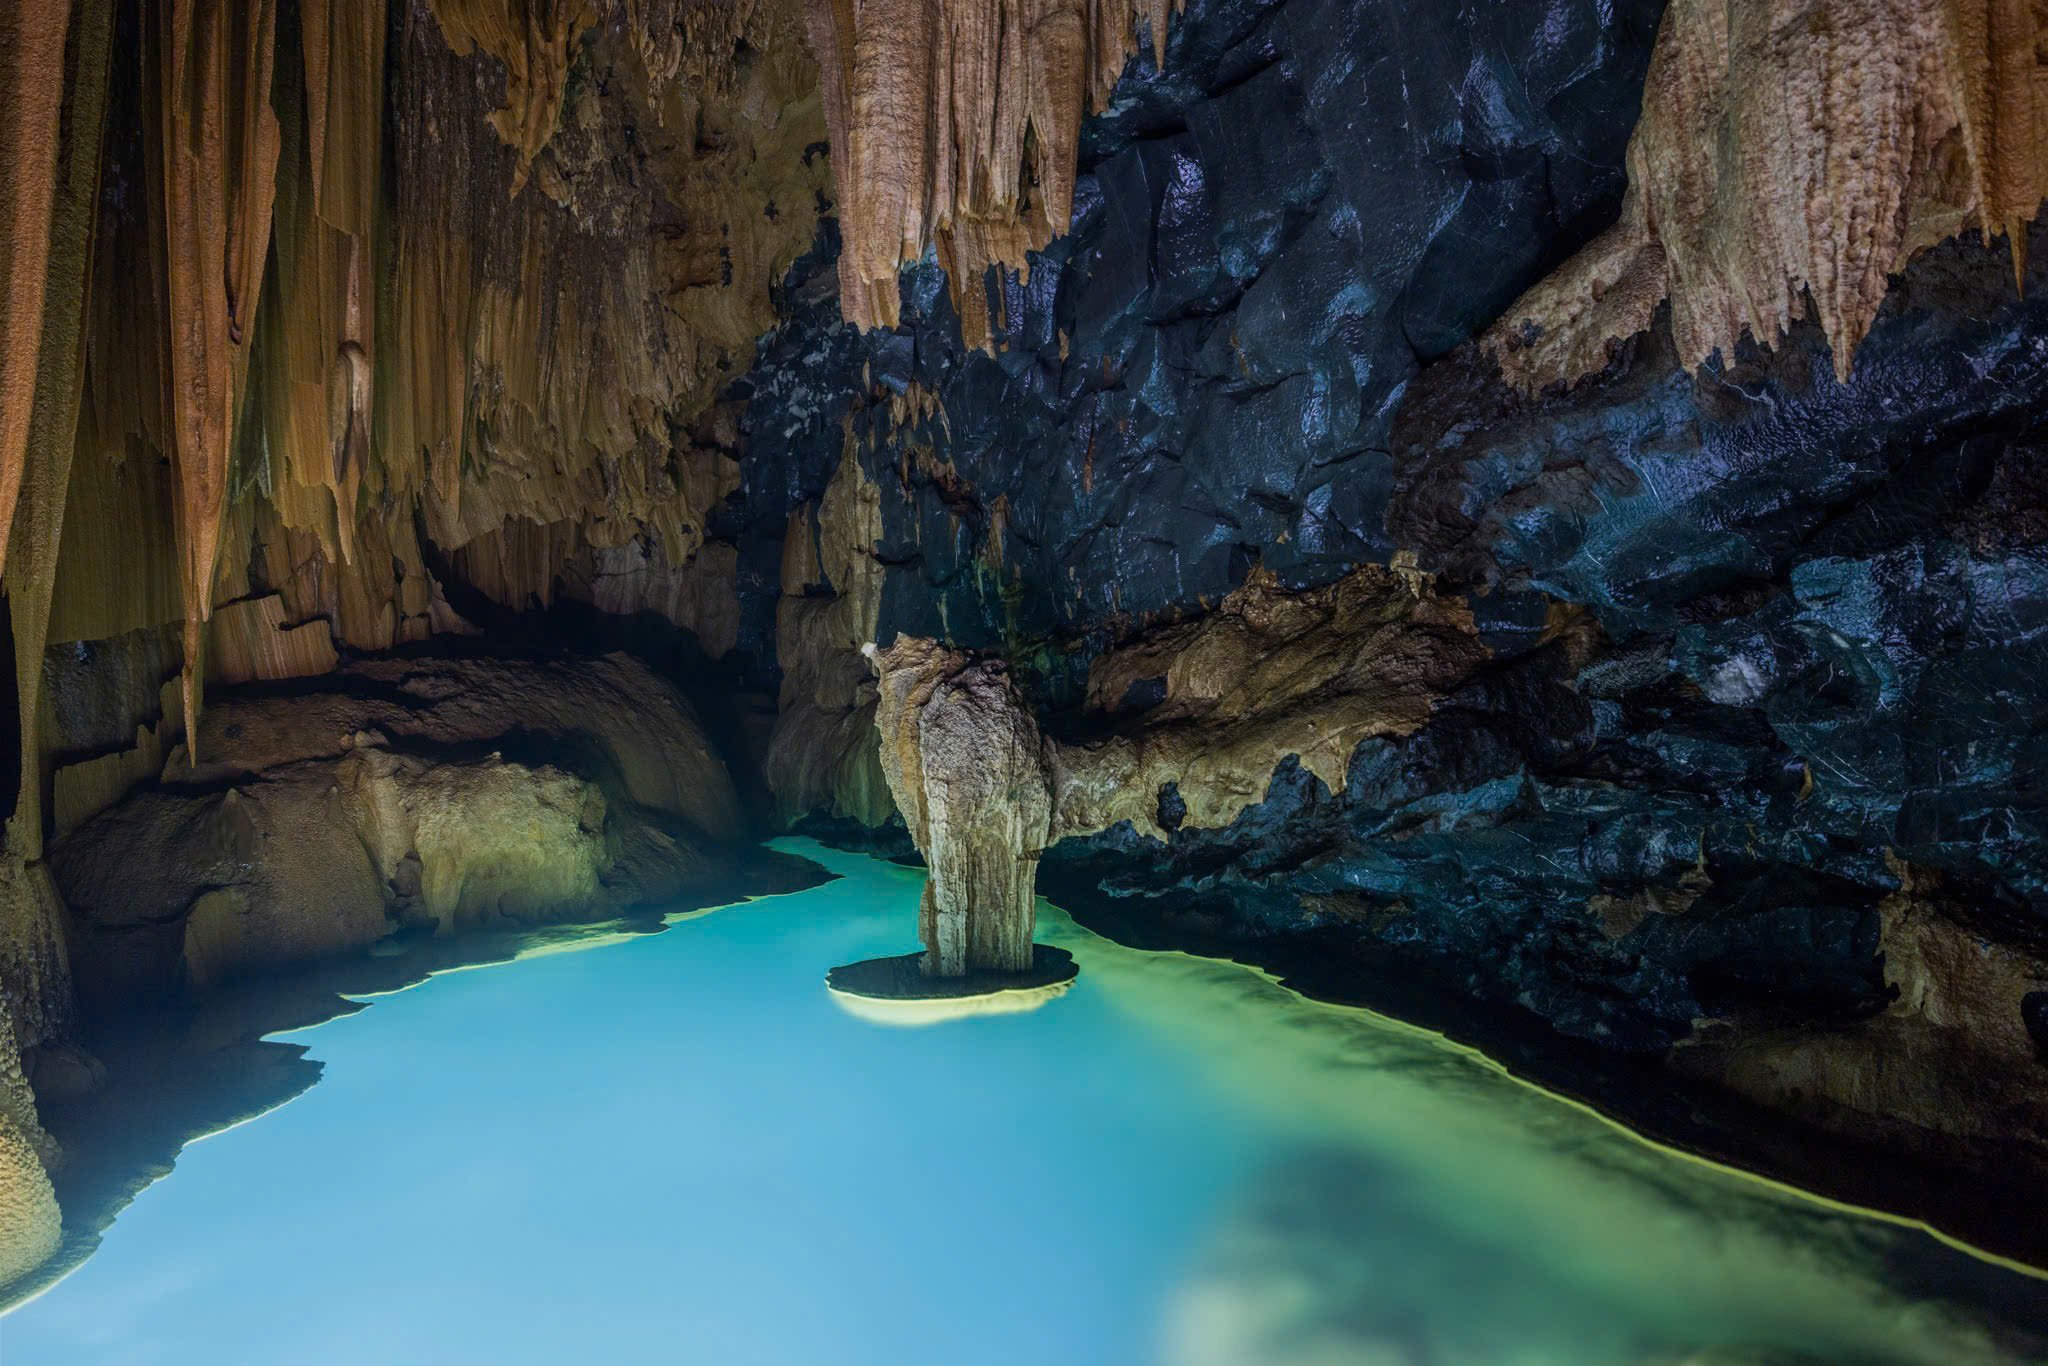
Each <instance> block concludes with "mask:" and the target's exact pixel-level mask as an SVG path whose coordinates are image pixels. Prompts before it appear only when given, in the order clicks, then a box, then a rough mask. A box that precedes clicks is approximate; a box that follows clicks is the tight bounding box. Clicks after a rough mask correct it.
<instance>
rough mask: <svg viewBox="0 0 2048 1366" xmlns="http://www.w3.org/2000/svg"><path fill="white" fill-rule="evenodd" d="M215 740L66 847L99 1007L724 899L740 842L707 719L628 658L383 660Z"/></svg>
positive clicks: (231, 707)
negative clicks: (432, 941) (466, 938)
mask: <svg viewBox="0 0 2048 1366" xmlns="http://www.w3.org/2000/svg"><path fill="white" fill-rule="evenodd" d="M200 744H201V747H202V754H203V756H204V757H203V759H202V761H201V762H200V764H199V765H198V766H196V767H190V768H188V767H187V765H186V763H185V759H184V756H183V754H182V753H181V752H173V754H172V755H171V756H170V757H169V758H168V760H167V762H166V763H165V766H164V772H163V774H162V777H161V779H160V781H159V783H158V784H157V785H156V786H154V787H151V788H147V789H144V790H141V791H138V792H136V793H134V794H132V795H130V796H128V797H127V798H126V799H125V800H123V801H121V802H120V803H118V804H117V805H115V806H113V807H112V808H111V809H109V810H107V811H105V812H103V813H101V814H100V815H98V816H96V817H94V818H93V819H91V820H89V821H87V822H86V823H84V824H83V825H82V826H80V827H79V828H78V829H76V830H75V831H72V832H71V833H69V834H67V835H65V836H64V837H63V838H62V839H61V840H59V841H58V842H57V843H56V845H55V846H54V847H53V850H52V863H53V866H54V868H55V871H56V875H57V879H58V882H59V884H60V886H61V888H62V890H63V893H64V898H65V902H66V904H67V905H68V907H69V924H70V938H71V946H72V949H73V951H74V955H75V959H76V961H77V962H78V964H79V970H78V974H77V978H78V981H77V987H78V992H79V994H80V997H81V998H82V999H83V1000H84V1001H85V1002H86V1003H87V1004H88V1006H89V1007H91V1008H92V1009H94V1010H99V1011H104V1010H106V1009H109V1008H111V1007H113V1006H114V1005H116V1004H119V1005H125V1006H133V1005H137V1004H143V1003H148V1002H154V1001H163V1000H167V999H172V998H175V997H177V996H179V995H181V994H184V993H186V992H190V991H195V990H205V989H208V988H210V987H213V986H216V985H218V984H220V983H222V982H225V981H227V980H230V979H232V978H235V977H238V976H244V975H247V974H249V973H251V972H253V971H258V970H264V969H276V968H280V967H284V966H287V965H292V964H299V963H305V962H310V961H314V960H317V959H319V958H322V957H327V956H331V955H334V954H339V953H346V952H350V951H356V950H360V949H362V948H364V947H365V946H367V945H369V944H371V943H373V942H375V941H377V940H379V939H382V938H384V937H385V936H387V935H389V934H391V933H393V932H394V931H397V930H401V929H406V928H415V929H420V930H431V931H432V932H434V933H437V934H448V933H452V932H455V931H457V930H462V929H468V928H473V927H480V926H489V925H495V924H502V923H506V922H511V923H531V922H534V921H541V920H551V919H589V918H594V917H597V916H600V915H603V914H606V913H608V912H613V913H615V912H617V911H618V910H621V909H623V908H625V907H628V906H632V905H636V904H640V903H642V902H645V901H651V900H658V899H661V898H665V897H669V896H673V895H678V894H680V893H682V892H683V891H685V890H687V889H689V888H691V887H696V886H702V885H705V884H707V883H708V881H709V880H710V879H712V878H714V877H716V876H718V875H719V874H720V873H721V872H722V870H723V869H724V867H725V863H724V859H723V857H722V854H721V850H722V849H723V848H724V847H725V846H726V845H728V844H729V842H730V841H731V840H733V839H734V838H735V837H736V836H737V835H738V834H739V833H740V826H739V800H738V797H737V794H736V793H735V792H734V790H733V787H732V783H731V779H730V777H729V775H728V774H727V772H726V770H725V767H724V764H723V763H722V762H721V761H720V760H719V758H718V757H717V755H716V753H715V752H714V751H713V750H712V748H711V745H710V742H709V740H708V739H707V738H706V736H705V734H704V732H703V729H702V727H701V725H700V724H699V723H698V721H697V719H696V717H695V714H694V713H693V712H692V710H691V709H690V707H689V705H688V703H687V702H685V701H684V700H683V698H682V697H680V696H679V695H678V694H676V693H675V692H674V691H673V690H672V689H670V688H668V687H667V686H665V685H664V684H662V683H661V682H659V681H658V680H657V679H655V678H654V677H653V676H652V675H651V674H650V673H648V672H647V670H646V669H645V668H644V667H642V666H639V665H637V664H634V663H633V662H631V661H630V660H627V659H625V658H624V657H622V656H611V657H607V658H603V659H597V660H590V661H581V662H577V663H572V664H564V665H560V666H547V665H524V664H511V663H505V664H499V663H492V662H488V661H482V660H465V661H435V660H416V661H383V662H366V663H362V664H357V665H353V666H351V667H350V668H349V669H347V670H345V671H344V672H343V673H342V674H341V675H340V677H339V679H338V680H337V682H336V684H335V685H333V686H332V687H331V688H330V690H327V691H320V692H314V693H310V694H302V695H298V696H290V697H280V696H268V697H262V696H259V697H246V698H244V697H237V696H236V695H234V694H232V693H229V692H223V693H220V694H219V695H217V697H216V699H215V703H214V705H212V706H210V707H209V708H208V711H207V713H206V716H205V718H204V721H203V723H202V730H201V734H200Z"/></svg>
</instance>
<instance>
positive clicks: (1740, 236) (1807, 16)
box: [1487, 0, 2048, 389]
mask: <svg viewBox="0 0 2048 1366" xmlns="http://www.w3.org/2000/svg"><path fill="white" fill-rule="evenodd" d="M2041 25H2042V20H2041V18H2040V17H2039V10H2038V8H2037V7H2035V6H2033V5H2031V4H2029V3H2027V2H2026V0H1805V2H1804V3H1798V4H1790V3H1773V4H1730V3H1727V2H1726V0H1673V3H1672V4H1671V5H1670V6H1669V7H1668V8H1666V10H1665V11H1664V21H1663V27H1662V29H1661V30H1660V32H1659V34H1658V39H1657V47H1656V52H1655V55H1654V57H1653V58H1652V60H1651V63H1650V74H1649V79H1648V82H1647V84H1646V86H1645V88H1644V92H1643V113H1642V121H1641V122H1640V123H1639V124H1637V126H1636V132H1635V137H1634V140H1633V141H1632V142H1631V143H1630V144H1629V152H1628V171H1629V192H1628V198H1627V200H1626V201H1625V202H1624V204H1623V206H1622V211H1621V221H1620V222H1618V223H1616V224H1615V225H1614V226H1613V227H1612V228H1610V229H1608V230H1607V231H1606V232H1605V233H1603V234H1602V235H1601V236H1600V237H1599V238H1598V239H1596V240H1595V241H1594V242H1593V243H1592V244H1590V245H1589V246H1587V247H1586V248H1585V250H1583V251H1581V252H1580V253H1579V254H1578V255H1577V256H1575V257H1573V258H1572V259H1571V260H1570V261H1568V262H1567V263H1566V264H1565V265H1564V266H1563V267H1562V268H1561V269H1559V270H1558V271H1556V272H1555V273H1554V274H1552V275H1551V276H1550V277H1549V278H1548V279H1546V280H1544V281H1543V282H1542V283H1541V284H1539V285H1537V286H1536V287H1535V288H1534V289H1532V290H1530V291H1529V292H1528V293H1527V294H1525V295H1523V296H1522V298H1521V299H1520V300H1518V301H1517V302H1516V303H1515V305H1514V306H1513V307H1512V308H1510V309H1509V310H1508V312H1507V313H1506V314H1505V315H1504V316H1503V317H1502V318H1501V320H1500V321H1499V322H1498V323H1497V324H1495V325H1494V327H1493V329H1492V330H1491V331H1490V332H1489V333H1488V334H1487V346H1488V348H1489V349H1490V350H1491V351H1492V352H1493V353H1494V354H1495V355H1496V356H1497V357H1498V358H1499V360H1500V364H1501V369H1502V371H1503V373H1504V374H1505V375H1506V376H1507V377H1508V378H1509V379H1510V380H1511V381H1512V382H1514V383H1516V384H1519V385H1521V386H1523V387H1524V388H1531V389H1534V388H1541V387H1542V386H1544V385H1547V384H1551V383H1554V382H1557V381H1565V382H1570V381H1573V380H1576V379H1578V378H1580V377H1581V376H1583V375H1586V374H1589V373H1591V372H1593V371H1595V370H1598V369H1600V368H1601V367H1602V366H1604V365H1605V364H1606V363H1607V344H1608V342H1609V341H1610V340H1613V339H1618V338H1625V337H1629V336H1632V335H1634V334H1635V333H1637V332H1640V331H1642V330H1643V329H1644V328H1646V327H1648V326H1649V325H1650V321H1651V317H1652V315H1653V314H1654V313H1655V312H1656V309H1657V307H1658V305H1659V304H1661V303H1662V302H1663V301H1664V300H1665V299H1667V298H1668V299H1669V300H1670V301H1671V329H1672V334H1673V336H1674V337H1675V338H1676V340H1677V343H1678V350H1679V356H1680V358H1681V359H1682V360H1683V361H1685V362H1686V363H1687V364H1689V365H1698V364H1700V363H1701V362H1703V361H1705V360H1706V359H1707V358H1708V357H1709V356H1710V355H1712V354H1713V353H1714V352H1716V351H1719V352H1720V353H1721V354H1722V355H1723V356H1724V357H1726V358H1728V359H1731V360H1732V359H1733V357H1734V354H1735V343H1736V342H1737V340H1738V339H1739V338H1741V337H1742V336H1743V334H1744V333H1745V332H1746V333H1747V334H1748V335H1750V336H1751V337H1753V338H1754V339H1755V340H1756V341H1757V342H1759V343H1761V344H1763V345H1766V346H1770V345H1775V344H1776V342H1777V340H1778V338H1779V337H1780V335H1781V334H1782V333H1783V332H1784V331H1785V329H1786V328H1787V327H1789V326H1790V325H1791V324H1792V323H1793V321H1794V320H1796V319H1799V318H1801V317H1808V316H1810V317H1811V318H1812V319H1813V320H1814V321H1816V322H1818V323H1819V324H1820V326H1821V329H1822V331H1823V332H1824V333H1825V334H1826V336H1827V339H1828V343H1829V345H1830V346H1831V347H1832V348H1833V351H1834V362H1835V371H1836V374H1837V375H1838V376H1841V377H1847V375H1848V373H1849V367H1850V363H1851V361H1852V359H1853V358H1854V355H1855V352H1856V347H1857V344H1858V343H1860V342H1861V341H1862V340H1863V336H1864V334H1865V333H1866V332H1868V331H1869V330H1870V324H1871V321H1872V320H1873V319H1874V318H1875V317H1876V316H1877V310H1878V307H1879V305H1880V304H1881V303H1882V302H1883V301H1884V297H1885V290H1886V287H1887V284H1888V280H1889V277H1890V276H1891V275H1892V274H1893V273H1895V272H1897V271H1898V270H1899V269H1901V268H1902V267H1903V266H1904V265H1905V263H1906V261H1907V260H1908V258H1910V257H1911V256H1912V255H1913V254H1914V253H1915V252H1917V251H1920V250H1921V249H1922V248H1924V247H1927V246H1929V245H1931V244H1933V243H1935V242H1937V241H1940V240H1941V239H1943V238H1946V237H1950V236H1953V235H1955V234H1956V233H1958V232H1962V231H1965V230H1967V229H1971V228H1976V229H1981V230H1982V231H1983V233H1984V234H1985V235H1986V236H1987V237H1990V236H1995V235H2000V234H2003V235H2004V236H2005V237H2006V238H2007V240H2008V242H2009V244H2010V247H2011V251H2012V256H2013V269H2014V273H2015V276H2016V277H2017V276H2020V275H2022V274H2023V273H2024V270H2025V262H2026V237H2025V228H2026V226H2027V224H2029V223H2030V222H2032V221H2033V219H2034V217H2035V215H2036V214H2037V213H2038V212H2039V210H2040V206H2041V200H2042V198H2043V195H2044V193H2048V138H2044V135H2043V132H2042V130H2043V128H2048V81H2044V79H2043V66H2044V62H2043V57H2042V52H2043V50H2044V49H2043V48H2042V47H2041V46H2040V43H2041V40H2042V39H2043V38H2048V30H2043V29H2042V27H2041Z"/></svg>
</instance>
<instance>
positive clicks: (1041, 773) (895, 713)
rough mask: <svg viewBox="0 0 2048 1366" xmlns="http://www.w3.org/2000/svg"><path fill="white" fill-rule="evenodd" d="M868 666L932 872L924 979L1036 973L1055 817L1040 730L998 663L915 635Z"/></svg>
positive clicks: (924, 924)
mask: <svg viewBox="0 0 2048 1366" xmlns="http://www.w3.org/2000/svg"><path fill="white" fill-rule="evenodd" d="M868 657H869V659H870V660H872V661H873V663H874V666H875V670H876V673H877V674H878V675H879V676H880V679H881V699H880V703H879V705H878V707H877V709H876V713H875V726H876V728H877V729H878V730H879V731H880V733H881V737H882V772H883V774H884V775H885V776H886V777H887V779H888V782H889V790H890V791H891V792H892V793H894V794H895V797H896V805H897V807H898V808H899V809H900V810H901V811H902V812H903V819H904V822H905V823H906V824H907V825H908V826H909V827H910V835H911V838H912V839H913V840H914V841H916V844H917V847H918V849H919V851H920V852H922V853H923V854H924V857H925V862H926V863H927V864H928V865H929V866H930V868H931V877H930V880H929V881H927V882H926V884H925V889H924V899H923V902H922V904H921V905H920V907H919V909H918V930H919V936H918V937H919V938H920V939H922V940H923V941H924V946H925V956H924V971H925V974H926V975H927V976H931V977H965V976H967V975H969V974H971V973H976V972H1026V971H1029V970H1030V969H1031V967H1032V951H1031V931H1032V927H1033V925H1034V923H1035V916H1036V912H1035V898H1036V895H1037V893H1036V886H1037V877H1038V856H1039V855H1040V854H1041V853H1043V852H1044V850H1045V846H1046V844H1047V841H1048V835H1049V832H1050V820H1051V814H1052V801H1051V796H1050V790H1049V785H1048V782H1047V779H1046V772H1045V761H1044V758H1043V755H1042V754H1041V746H1040V742H1039V736H1038V723H1037V722H1036V721H1035V720H1033V719H1032V716H1031V712H1030V710H1029V709H1028V708H1027V707H1026V706H1025V704H1024V702H1023V699H1022V698H1021V697H1019V695H1018V693H1017V690H1016V688H1015V687H1013V686H1012V684H1011V682H1010V678H1009V675H1008V672H1007V671H1006V670H1005V668H1004V666H1003V665H1002V664H1001V663H999V662H994V661H979V662H977V661H975V660H973V659H971V658H970V657H969V656H967V655H965V654H961V653H959V652H958V651H954V650H948V649H946V648H945V647H943V646H941V645H939V644H937V643H936V642H934V641H929V640H920V639H917V638H914V637H909V636H905V637H900V638H899V639H898V640H897V641H896V643H895V644H893V645H891V646H890V647H889V648H888V649H886V650H879V649H876V648H875V647H874V646H873V645H870V646H869V647H868Z"/></svg>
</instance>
